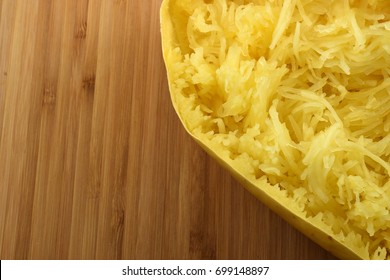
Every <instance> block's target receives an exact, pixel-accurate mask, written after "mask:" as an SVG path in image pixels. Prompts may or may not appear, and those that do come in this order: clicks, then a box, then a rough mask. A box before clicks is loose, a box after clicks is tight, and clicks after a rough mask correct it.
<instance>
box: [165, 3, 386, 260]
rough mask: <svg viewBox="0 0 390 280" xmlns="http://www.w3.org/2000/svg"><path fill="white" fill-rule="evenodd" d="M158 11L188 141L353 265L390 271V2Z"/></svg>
mask: <svg viewBox="0 0 390 280" xmlns="http://www.w3.org/2000/svg"><path fill="white" fill-rule="evenodd" d="M164 2H165V3H164V4H163V8H162V35H163V44H164V46H163V50H164V59H165V62H166V65H167V69H168V77H169V84H170V90H171V95H172V99H173V103H174V105H175V108H176V110H177V112H178V114H179V116H180V118H181V120H182V121H183V124H184V126H185V127H186V129H187V130H188V131H189V132H190V133H191V134H192V135H193V136H194V137H195V138H196V139H197V140H198V141H200V142H201V143H202V144H203V146H206V147H207V149H208V150H210V151H211V152H212V153H214V154H215V155H216V156H217V157H218V158H220V159H221V161H223V162H225V163H226V164H227V165H229V166H230V167H231V168H232V169H234V170H235V171H236V172H237V173H238V174H239V175H240V176H242V177H244V178H245V179H246V180H247V181H248V182H250V183H251V184H252V185H253V186H255V187H256V188H258V189H261V190H264V191H265V192H266V193H268V195H270V196H272V197H274V198H275V197H279V200H280V201H285V202H286V203H285V204H286V205H285V207H287V208H288V209H290V211H291V212H292V213H295V215H296V216H299V217H303V219H304V220H306V221H308V222H310V223H311V224H312V225H314V226H315V227H317V228H320V229H321V230H322V231H323V232H325V233H326V234H327V235H329V236H331V239H334V240H336V241H337V242H339V243H340V244H342V245H343V246H345V247H347V248H349V249H350V250H351V251H353V252H354V253H355V254H356V255H357V256H358V257H360V258H365V259H369V258H372V259H390V181H389V172H390V164H389V157H390V156H389V155H390V135H389V130H390V1H388V0H360V1H359V0H349V1H348V0H285V1H283V0H257V1H256V0H253V1H249V0H234V1H233V0H232V1H229V0H209V1H206V0H181V1H179V0H177V1H174V0H171V1H168V0H165V1H164ZM164 5H165V6H164ZM166 21H169V23H167V22H166ZM164 25H167V26H168V25H169V26H168V27H166V29H167V31H166V32H165V31H164V28H165V27H164ZM275 190H276V191H277V192H278V194H277V195H275ZM259 234H260V233H259ZM335 253H336V254H337V252H335Z"/></svg>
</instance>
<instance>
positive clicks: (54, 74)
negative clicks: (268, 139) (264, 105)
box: [0, 0, 333, 259]
mask: <svg viewBox="0 0 390 280" xmlns="http://www.w3.org/2000/svg"><path fill="white" fill-rule="evenodd" d="M160 4H161V0H148V1H140V0H0V258H1V259H323V258H325V259H328V258H333V256H331V255H330V254H328V253H327V252H325V251H324V250H323V249H321V248H320V247H318V246H317V245H316V244H314V243H312V242H311V241H310V240H309V239H307V238H306V237H304V236H303V235H302V234H300V233H299V232H297V231H296V230H294V229H293V228H292V227H290V226H289V225H288V224H287V223H285V222H284V221H282V220H281V219H280V218H279V217H278V216H276V215H275V214H273V213H272V212H271V211H270V210H268V209H267V208H266V207H265V206H263V205H262V204H261V203H260V202H258V201H257V200H256V199H255V198H254V197H252V196H251V195H250V194H249V193H247V192H246V191H245V190H244V188H243V187H241V186H240V185H239V184H238V183H237V182H236V181H234V179H233V178H232V177H231V176H230V175H229V173H228V172H226V171H225V170H223V169H222V168H221V167H219V165H218V164H217V163H216V162H215V161H214V160H213V159H211V158H210V157H209V156H207V155H206V153H205V152H203V151H202V150H201V148H200V147H198V146H197V145H196V144H195V143H194V142H193V140H192V139H191V138H190V137H189V136H188V135H187V134H186V133H185V131H184V129H183V128H182V127H181V124H180V123H179V120H178V118H177V116H176V115H175V113H174V110H173V108H172V106H171V102H170V99H169V93H168V87H167V81H166V72H165V67H164V64H163V60H162V55H161V43H160V34H159V7H160Z"/></svg>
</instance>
